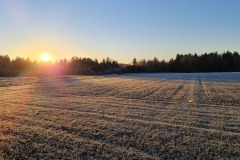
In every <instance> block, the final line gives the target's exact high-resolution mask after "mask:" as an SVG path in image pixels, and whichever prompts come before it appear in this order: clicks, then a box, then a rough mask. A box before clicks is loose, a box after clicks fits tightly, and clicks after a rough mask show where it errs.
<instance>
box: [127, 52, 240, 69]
mask: <svg viewBox="0 0 240 160" xmlns="http://www.w3.org/2000/svg"><path fill="white" fill-rule="evenodd" d="M127 71H128V72H132V73H137V72H138V73H141V72H185V73H190V72H239V71H240V56H239V53H238V52H236V51H235V52H233V53H232V52H230V51H227V52H224V53H222V54H219V53H218V52H211V53H204V54H201V55H198V54H196V53H195V54H190V53H189V54H184V55H183V54H177V56H176V58H175V59H170V61H168V62H166V61H164V60H161V61H159V60H158V59H157V58H156V57H155V58H153V60H148V61H146V60H145V59H143V60H140V61H137V60H136V58H134V59H133V62H132V65H128V66H127Z"/></svg>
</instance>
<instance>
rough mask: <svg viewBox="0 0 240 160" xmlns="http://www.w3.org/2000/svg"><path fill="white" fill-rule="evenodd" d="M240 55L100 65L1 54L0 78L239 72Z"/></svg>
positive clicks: (105, 61) (76, 59)
mask: <svg viewBox="0 0 240 160" xmlns="http://www.w3.org/2000/svg"><path fill="white" fill-rule="evenodd" d="M239 71H240V55H239V53H238V52H236V51H234V52H230V51H227V52H224V53H220V54H219V53H218V52H211V53H204V54H201V55H198V54H197V53H195V54H191V53H189V54H177V55H176V57H175V59H170V60H169V61H165V60H158V58H156V57H154V58H153V59H152V60H145V59H142V60H137V59H136V58H134V59H133V61H132V62H131V63H129V64H120V63H118V61H116V60H112V59H110V58H108V57H107V58H106V59H103V60H102V61H101V62H99V61H98V60H97V59H94V60H93V59H91V58H81V57H72V58H71V60H66V59H61V60H59V61H56V62H55V63H52V62H40V61H36V60H35V61H31V60H30V59H29V58H21V57H16V58H15V59H11V58H10V57H9V56H8V55H0V76H1V77H7V76H39V75H101V74H111V73H117V74H120V73H158V72H183V73H193V72H239Z"/></svg>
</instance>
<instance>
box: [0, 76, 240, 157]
mask: <svg viewBox="0 0 240 160" xmlns="http://www.w3.org/2000/svg"><path fill="white" fill-rule="evenodd" d="M237 77H240V74H237V73H232V74H224V73H222V74H220V73H219V74H148V75H143V74H136V75H125V76H124V75H123V76H89V77H88V76H69V77H42V78H5V79H4V78H3V79H1V80H0V155H1V156H0V159H239V158H240V82H239V79H238V78H237Z"/></svg>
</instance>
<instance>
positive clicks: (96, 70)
mask: <svg viewBox="0 0 240 160" xmlns="http://www.w3.org/2000/svg"><path fill="white" fill-rule="evenodd" d="M112 68H118V69H120V67H119V64H118V62H117V61H115V60H112V59H110V58H108V57H107V58H106V59H103V60H102V61H101V62H99V61H98V60H97V59H94V60H93V59H91V58H81V57H72V58H71V60H69V61H68V60H66V59H61V60H59V61H56V62H55V63H51V62H41V61H37V60H35V61H31V60H30V59H29V58H26V59H24V58H21V57H16V58H15V59H12V60H11V59H10V57H9V56H8V55H0V76H1V77H8V76H19V75H26V76H39V75H77V74H83V75H93V74H94V75H97V74H104V73H106V71H107V70H108V69H112Z"/></svg>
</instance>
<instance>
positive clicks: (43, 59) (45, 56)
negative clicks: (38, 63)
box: [41, 54, 51, 62]
mask: <svg viewBox="0 0 240 160" xmlns="http://www.w3.org/2000/svg"><path fill="white" fill-rule="evenodd" d="M41 60H42V61H43V62H49V61H50V60H51V58H50V56H49V55H48V54H43V55H42V56H41Z"/></svg>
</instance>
